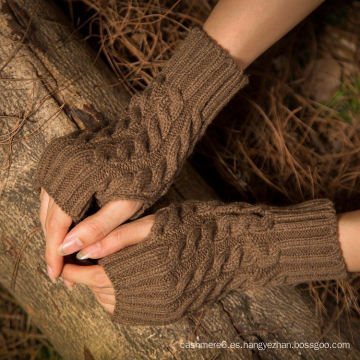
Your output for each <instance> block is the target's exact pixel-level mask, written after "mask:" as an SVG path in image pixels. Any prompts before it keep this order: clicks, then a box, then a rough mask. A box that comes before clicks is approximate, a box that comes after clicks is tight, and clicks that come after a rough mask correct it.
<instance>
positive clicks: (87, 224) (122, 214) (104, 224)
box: [39, 188, 141, 280]
mask: <svg viewBox="0 0 360 360" xmlns="http://www.w3.org/2000/svg"><path fill="white" fill-rule="evenodd" d="M140 207H141V202H139V201H130V200H118V201H111V202H109V203H107V204H106V205H104V207H102V208H101V209H100V210H99V211H98V212H96V213H95V214H94V215H91V216H89V217H87V218H86V219H85V220H83V221H82V222H80V223H79V224H77V225H76V226H75V227H74V228H73V229H72V230H71V231H70V232H69V233H68V230H69V227H70V225H71V223H72V219H71V217H70V216H69V215H67V214H66V213H65V212H64V211H63V210H62V209H61V208H60V207H59V206H58V205H57V204H56V203H55V201H54V199H53V198H52V197H51V196H49V194H48V193H47V192H46V191H45V190H44V189H43V188H42V189H41V193H40V212H39V217H40V223H41V226H42V229H43V232H44V234H45V238H46V251H45V260H46V263H47V269H48V274H49V277H50V279H51V280H54V279H55V278H57V277H58V276H59V275H60V273H61V271H62V268H63V256H64V255H68V254H72V253H73V252H76V251H78V250H80V249H83V251H84V250H85V251H88V249H87V247H88V246H89V245H90V244H93V243H95V245H93V247H95V249H97V246H101V245H102V244H103V242H100V243H98V244H99V245H97V244H96V243H97V241H99V240H102V241H104V240H105V239H108V238H109V236H107V235H108V234H109V233H111V232H112V231H113V230H114V229H115V228H116V227H117V226H119V225H120V224H121V223H123V222H124V221H125V220H127V219H128V218H129V217H131V216H132V215H133V214H134V213H135V212H136V211H137V210H138V209H139V208H140ZM116 233H117V232H116V231H115V236H116ZM112 236H114V235H112ZM106 241H108V240H106ZM84 248H85V249H84ZM115 248H116V246H115ZM101 249H102V248H100V250H98V251H97V253H99V254H100V256H105V255H106V254H108V252H107V251H109V250H108V249H102V250H105V252H104V251H101ZM90 250H91V248H90ZM103 254H105V255H103ZM83 259H84V257H83Z"/></svg>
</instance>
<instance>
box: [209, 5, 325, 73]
mask: <svg viewBox="0 0 360 360" xmlns="http://www.w3.org/2000/svg"><path fill="white" fill-rule="evenodd" d="M323 1H324V0H291V1H289V0H271V1H269V0H256V1H249V0H220V1H219V2H218V3H217V5H216V6H215V7H214V9H213V10H212V12H211V14H210V16H209V17H208V19H207V20H206V21H205V23H204V25H203V29H204V30H205V31H206V32H207V33H208V34H209V35H210V36H211V37H212V38H213V39H215V40H216V41H217V42H218V43H219V45H221V46H222V47H224V48H225V49H226V50H228V51H229V53H230V54H231V55H232V56H233V57H234V58H235V59H236V60H237V61H238V63H239V64H240V65H241V66H242V67H244V68H246V67H247V66H248V65H249V64H251V63H252V62H253V61H254V60H255V59H256V58H257V57H258V56H259V55H261V54H262V53H263V52H264V51H265V50H267V49H268V48H269V47H270V46H271V45H273V44H274V43H275V42H276V41H278V40H279V39H280V38H281V37H283V36H284V35H285V34H286V33H287V32H288V31H290V30H291V29H292V28H294V27H295V26H296V25H297V24H298V23H299V22H300V21H301V20H303V19H304V18H305V17H306V16H307V15H309V14H310V13H311V12H312V11H313V10H314V9H316V8H317V7H318V6H319V5H320V4H321V3H322V2H323Z"/></svg>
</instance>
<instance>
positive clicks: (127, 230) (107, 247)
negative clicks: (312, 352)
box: [76, 215, 155, 260]
mask: <svg viewBox="0 0 360 360" xmlns="http://www.w3.org/2000/svg"><path fill="white" fill-rule="evenodd" d="M154 218H155V216H154V215H148V216H145V217H143V218H141V219H138V220H135V221H132V222H130V223H127V224H124V225H121V226H119V227H117V228H116V229H115V230H113V231H112V232H111V233H110V234H109V235H107V236H105V238H104V239H102V240H100V241H98V242H97V243H95V244H92V245H90V246H87V247H85V248H84V249H82V250H81V251H79V252H78V253H77V254H76V257H77V258H78V259H79V260H85V259H88V258H92V259H99V258H102V257H104V256H107V255H110V254H113V253H115V252H117V251H119V250H121V249H123V248H124V247H126V246H129V245H132V244H136V243H138V242H140V241H142V240H144V239H145V238H146V237H147V236H148V235H149V233H150V230H151V228H152V226H153V224H154Z"/></svg>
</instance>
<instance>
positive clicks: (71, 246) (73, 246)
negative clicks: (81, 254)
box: [57, 235, 83, 256]
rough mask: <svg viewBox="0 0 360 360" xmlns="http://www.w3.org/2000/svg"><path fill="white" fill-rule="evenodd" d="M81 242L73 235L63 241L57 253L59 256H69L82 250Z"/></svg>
mask: <svg viewBox="0 0 360 360" xmlns="http://www.w3.org/2000/svg"><path fill="white" fill-rule="evenodd" d="M82 246H83V243H82V241H81V240H80V239H79V238H78V237H77V236H75V235H72V236H69V237H68V238H65V239H64V242H63V243H62V244H61V245H60V246H59V247H58V248H57V253H58V254H59V255H61V256H64V255H69V254H72V253H74V252H75V251H78V250H80V249H81V248H82Z"/></svg>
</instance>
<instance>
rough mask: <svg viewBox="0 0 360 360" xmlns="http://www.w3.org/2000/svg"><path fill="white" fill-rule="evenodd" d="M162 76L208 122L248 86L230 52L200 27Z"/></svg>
mask: <svg viewBox="0 0 360 360" xmlns="http://www.w3.org/2000/svg"><path fill="white" fill-rule="evenodd" d="M161 73H162V74H164V75H165V77H166V83H167V84H170V85H173V86H175V87H176V88H178V89H180V90H181V92H182V95H183V97H184V99H185V101H190V102H191V103H192V106H191V109H192V112H194V113H196V114H198V113H200V115H202V117H203V118H205V119H206V118H207V117H208V116H209V115H211V118H212V119H213V118H214V117H215V116H216V114H217V113H218V111H219V110H220V109H222V108H223V107H224V106H225V105H226V104H227V103H228V102H229V101H230V99H231V98H232V97H233V96H234V95H235V94H236V93H237V92H238V91H239V90H240V89H241V88H242V87H244V86H245V85H246V84H247V83H248V77H247V76H246V75H244V72H243V69H242V68H241V67H240V65H239V64H238V63H237V62H236V60H235V59H234V58H233V57H232V56H231V55H230V53H229V52H228V51H227V50H226V49H224V48H222V47H221V46H220V45H219V44H218V43H217V42H216V40H214V39H213V38H211V37H210V36H209V35H208V34H207V33H206V32H205V31H204V30H203V29H202V28H200V27H198V26H195V27H193V28H191V29H190V31H189V33H188V35H187V37H186V38H185V39H184V41H183V42H182V43H181V44H180V45H179V47H178V49H177V50H176V51H175V53H174V55H173V56H172V57H171V59H170V60H169V61H168V62H167V63H166V64H165V66H164V68H163V69H162V72H161Z"/></svg>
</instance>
